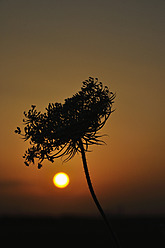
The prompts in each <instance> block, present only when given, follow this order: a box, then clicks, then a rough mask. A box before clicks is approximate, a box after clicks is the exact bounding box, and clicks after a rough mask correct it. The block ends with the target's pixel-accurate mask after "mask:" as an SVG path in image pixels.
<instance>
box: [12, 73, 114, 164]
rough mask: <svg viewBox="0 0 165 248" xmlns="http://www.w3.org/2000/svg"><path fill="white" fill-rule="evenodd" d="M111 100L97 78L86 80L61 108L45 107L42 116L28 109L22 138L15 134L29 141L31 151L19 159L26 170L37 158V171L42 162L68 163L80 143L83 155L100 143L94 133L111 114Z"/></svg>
mask: <svg viewBox="0 0 165 248" xmlns="http://www.w3.org/2000/svg"><path fill="white" fill-rule="evenodd" d="M114 98H115V95H114V94H113V93H112V92H110V91H109V89H108V87H106V86H105V87H103V84H102V83H101V82H98V79H97V78H95V79H94V78H92V77H89V79H88V80H86V81H84V82H83V85H82V87H81V90H80V91H79V92H78V93H76V94H75V95H73V97H71V98H67V99H65V102H64V103H63V104H61V103H52V104H49V105H48V107H47V108H46V112H45V113H41V112H37V110H36V106H34V105H32V106H31V109H30V110H29V111H28V112H24V116H25V118H24V119H23V122H24V124H25V127H24V134H22V132H21V129H20V128H19V127H17V129H16V130H15V132H16V133H18V134H20V135H21V136H22V137H23V139H24V140H25V141H26V140H29V141H30V145H31V147H30V148H28V149H27V151H26V152H25V154H24V156H23V158H24V159H25V164H26V165H27V166H28V165H29V164H30V163H31V162H32V163H34V159H35V158H37V159H38V168H41V166H42V165H41V163H42V161H43V160H44V159H48V160H49V161H51V162H54V159H55V158H58V157H61V156H63V155H67V158H66V160H69V159H71V158H72V157H73V156H74V155H75V154H76V153H77V152H80V148H79V141H80V139H81V140H82V142H83V144H84V147H85V151H88V146H89V145H92V144H102V143H104V142H103V141H101V140H100V139H99V138H100V137H101V136H99V135H98V134H97V132H98V131H99V130H100V129H101V128H102V127H103V126H104V124H105V122H106V120H107V119H108V117H109V115H110V114H111V113H112V109H111V108H112V104H113V100H114Z"/></svg>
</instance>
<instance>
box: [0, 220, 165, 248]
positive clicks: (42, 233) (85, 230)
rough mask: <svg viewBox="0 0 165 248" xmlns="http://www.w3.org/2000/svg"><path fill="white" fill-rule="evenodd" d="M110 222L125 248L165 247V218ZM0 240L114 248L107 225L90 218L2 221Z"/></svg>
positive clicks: (16, 243) (13, 242)
mask: <svg viewBox="0 0 165 248" xmlns="http://www.w3.org/2000/svg"><path fill="white" fill-rule="evenodd" d="M111 219H112V221H111V223H112V226H113V229H114V231H115V232H116V234H117V236H118V238H119V240H120V243H121V246H122V248H143V247H146V248H148V247H149V248H152V247H153V248H161V247H162V248H164V247H165V217H120V218H119V217H113V218H111ZM0 238H1V243H2V241H3V242H5V244H7V243H10V245H11V244H13V245H14V244H15V245H21V246H24V245H26V246H28V245H35V244H37V245H47V246H48V245H50V244H51V246H54V247H57V246H58V247H66V245H72V246H73V247H84V246H85V247H90V246H92V247H94V246H95V247H99V246H100V247H113V246H112V243H111V240H110V239H109V233H108V231H107V228H106V226H105V224H104V222H103V221H102V220H101V219H95V218H87V217H60V218H54V217H1V218H0ZM50 242H51V243H50ZM108 244H109V245H108Z"/></svg>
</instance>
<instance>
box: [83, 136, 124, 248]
mask: <svg viewBox="0 0 165 248" xmlns="http://www.w3.org/2000/svg"><path fill="white" fill-rule="evenodd" d="M79 148H80V150H81V155H82V161H83V167H84V172H85V176H86V180H87V184H88V187H89V190H90V193H91V196H92V198H93V200H94V202H95V204H96V206H97V208H98V210H99V212H100V214H101V216H102V217H103V219H104V221H105V223H106V225H107V227H108V229H109V231H110V234H111V237H112V239H113V242H114V243H115V245H116V247H117V248H120V244H119V241H118V238H117V237H116V234H115V233H114V231H113V230H112V227H111V225H110V223H109V222H108V220H107V217H106V215H105V213H104V211H103V209H102V207H101V205H100V203H99V201H98V199H97V197H96V194H95V192H94V189H93V186H92V182H91V179H90V176H89V170H88V166H87V160H86V156H85V150H84V146H83V143H82V140H81V139H80V140H79Z"/></svg>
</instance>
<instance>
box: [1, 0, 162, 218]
mask: <svg viewBox="0 0 165 248" xmlns="http://www.w3.org/2000/svg"><path fill="white" fill-rule="evenodd" d="M164 10H165V1H164V0H150V1H149V0H138V1H134V0H126V1H123V0H112V1H111V0H83V1H79V0H69V1H68V0H59V1H57V0H54V1H53V0H44V1H43V0H28V1H25V0H14V1H12V0H1V1H0V34H1V39H0V49H1V55H0V64H1V65H0V102H1V104H0V113H1V123H0V125H1V128H0V137H1V140H0V215H3V214H25V213H26V214H53V215H59V214H61V215H64V214H93V215H97V214H98V212H97V209H96V207H95V205H94V203H93V201H92V199H91V196H90V193H89V191H88V188H87V184H86V181H85V177H84V171H83V168H82V162H81V157H80V155H76V156H75V157H74V159H72V160H71V161H69V162H68V163H62V160H61V159H58V160H56V161H55V163H54V164H53V165H52V164H51V163H49V162H44V164H43V168H42V169H41V170H38V169H37V168H36V166H33V165H32V166H30V167H26V166H25V165H24V161H23V158H22V155H23V153H24V151H25V149H26V148H27V147H28V143H24V142H23V141H22V140H21V139H20V137H19V136H17V135H16V134H14V130H15V128H16V127H17V126H21V123H22V119H23V111H24V110H28V109H29V108H30V106H31V104H35V105H36V106H37V109H38V110H42V111H44V108H45V107H46V106H47V105H48V103H49V102H63V100H64V99H65V98H67V97H71V96H72V95H73V94H74V93H76V92H77V91H78V90H79V89H80V87H81V83H82V81H83V80H85V79H87V78H88V77H89V76H93V77H98V78H99V80H100V81H102V82H103V83H104V84H105V85H107V86H108V87H109V88H110V90H111V91H113V92H116V94H117V97H116V100H115V104H114V108H115V109H116V111H115V112H114V113H113V114H112V115H111V116H110V118H109V120H108V121H107V124H106V126H105V127H104V129H102V130H101V133H102V134H105V133H106V134H108V136H107V137H105V138H104V140H105V141H106V143H107V145H106V146H99V147H96V146H93V147H92V152H91V153H88V154H87V159H88V165H89V170H90V174H91V178H92V182H93V185H94V188H95V191H96V194H97V196H98V198H99V200H100V202H101V204H102V206H103V208H104V209H105V211H106V212H107V213H121V214H162V213H163V214H165V152H164V148H165V132H164V127H165V97H164V92H165V70H164V68H165V47H164V44H165V29H164V27H165V15H164ZM59 171H64V172H66V173H68V175H69V176H70V185H69V186H68V187H67V188H66V189H57V188H55V187H54V186H53V183H52V178H53V176H54V174H55V173H57V172H59Z"/></svg>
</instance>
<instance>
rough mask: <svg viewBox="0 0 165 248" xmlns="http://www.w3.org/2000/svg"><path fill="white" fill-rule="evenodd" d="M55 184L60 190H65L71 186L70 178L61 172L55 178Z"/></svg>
mask: <svg viewBox="0 0 165 248" xmlns="http://www.w3.org/2000/svg"><path fill="white" fill-rule="evenodd" d="M53 183H54V185H55V186H56V187H58V188H65V187H67V186H68V184H69V176H68V175H67V174H66V173H64V172H59V173H57V174H56V175H55V176H54V177H53Z"/></svg>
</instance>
